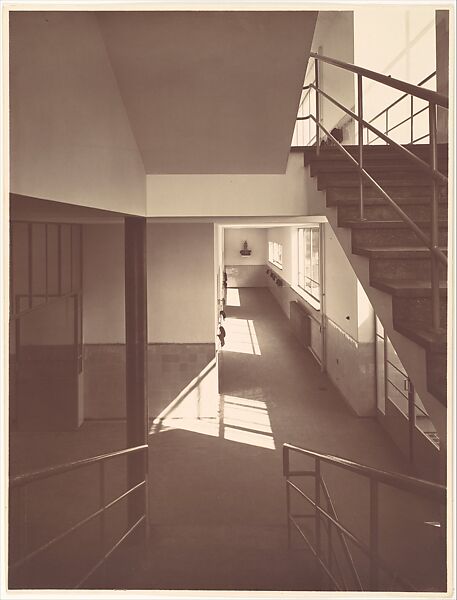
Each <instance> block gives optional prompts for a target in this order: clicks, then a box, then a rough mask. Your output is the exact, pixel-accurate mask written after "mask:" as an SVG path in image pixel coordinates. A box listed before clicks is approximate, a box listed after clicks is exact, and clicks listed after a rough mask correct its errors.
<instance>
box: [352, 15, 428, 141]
mask: <svg viewBox="0 0 457 600" xmlns="http://www.w3.org/2000/svg"><path fill="white" fill-rule="evenodd" d="M354 62H355V64H357V65H360V66H362V67H366V68H368V69H371V70H373V71H377V72H379V73H383V74H385V75H390V76H392V77H395V78H396V79H401V80H404V81H407V82H409V83H412V84H415V85H417V84H418V83H419V82H420V81H421V80H422V79H424V78H425V77H427V76H428V75H430V73H432V72H433V71H434V70H435V68H436V49H435V8H434V7H432V6H416V5H415V6H410V7H408V6H383V7H382V8H380V7H372V6H368V5H364V6H360V7H358V8H356V9H355V10H354ZM401 95H402V93H401V92H398V91H395V90H389V89H387V88H386V86H384V85H381V84H378V83H375V82H369V81H366V82H365V83H364V117H365V119H367V118H368V119H369V118H370V117H372V116H374V115H375V114H377V113H378V112H380V111H381V110H383V109H384V108H385V107H387V106H388V105H389V104H390V103H391V102H393V101H394V100H395V99H397V98H398V97H399V96H401ZM423 105H425V103H423V102H420V101H417V102H416V105H415V109H418V108H421V107H422V106H423ZM409 113H410V101H409V98H407V99H405V100H404V101H402V102H401V103H399V104H398V105H397V106H396V107H395V109H393V110H392V112H391V115H390V124H394V123H395V122H397V123H398V122H400V121H401V120H403V118H406V117H407V116H408V115H409ZM427 119H428V117H427V113H426V112H425V113H423V114H422V115H421V116H419V117H417V120H416V119H415V123H417V125H416V127H417V134H419V132H420V131H421V132H423V133H425V132H426V128H427ZM374 125H375V126H379V128H381V125H384V121H383V120H382V119H380V120H379V121H376V122H375V123H374ZM415 133H416V132H415ZM408 136H409V126H408V124H405V125H403V126H402V127H399V128H398V130H397V132H396V134H395V138H394V139H396V140H397V141H399V142H407V141H409V137H408ZM415 137H416V135H415Z"/></svg>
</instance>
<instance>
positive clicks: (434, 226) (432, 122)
mask: <svg viewBox="0 0 457 600" xmlns="http://www.w3.org/2000/svg"><path fill="white" fill-rule="evenodd" d="M428 112H429V128H430V166H431V167H432V169H437V166H438V156H437V142H436V104H434V103H433V102H430V104H429V109H428ZM438 200H439V189H438V182H437V180H436V179H435V177H433V181H432V214H431V246H432V248H438V246H439V225H438ZM431 288H432V289H431V293H432V325H433V329H434V330H435V331H438V330H439V329H440V325H441V319H440V275H439V263H438V260H437V259H436V257H435V255H434V254H433V252H432V253H431Z"/></svg>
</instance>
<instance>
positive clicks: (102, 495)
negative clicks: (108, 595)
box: [99, 460, 106, 584]
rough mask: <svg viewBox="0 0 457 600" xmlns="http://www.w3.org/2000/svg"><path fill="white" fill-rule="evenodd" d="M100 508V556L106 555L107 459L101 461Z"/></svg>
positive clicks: (104, 573)
mask: <svg viewBox="0 0 457 600" xmlns="http://www.w3.org/2000/svg"><path fill="white" fill-rule="evenodd" d="M99 464H100V487H99V493H100V509H103V510H102V513H101V514H100V556H104V555H105V540H106V518H105V505H106V494H105V461H103V460H101V461H100V463H99ZM102 577H103V581H102V584H103V583H104V580H105V578H106V563H103V566H102Z"/></svg>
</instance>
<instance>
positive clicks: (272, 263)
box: [268, 260, 282, 271]
mask: <svg viewBox="0 0 457 600" xmlns="http://www.w3.org/2000/svg"><path fill="white" fill-rule="evenodd" d="M268 262H269V263H270V265H273V266H274V267H276V268H277V269H280V270H281V271H282V265H280V264H279V263H275V262H273V261H271V260H268Z"/></svg>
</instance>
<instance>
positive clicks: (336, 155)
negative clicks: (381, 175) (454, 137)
mask: <svg viewBox="0 0 457 600" xmlns="http://www.w3.org/2000/svg"><path fill="white" fill-rule="evenodd" d="M345 149H346V150H347V151H348V152H349V154H350V155H351V156H352V157H353V158H355V159H356V160H357V158H358V156H359V149H358V147H352V148H351V147H348V146H346V147H345ZM407 149H408V150H410V151H412V152H413V153H414V154H415V155H416V156H418V157H419V158H420V159H421V160H423V161H424V162H427V163H428V162H429V161H430V148H429V146H423V147H422V148H420V147H419V146H418V145H417V144H415V145H414V146H409V147H407ZM363 150H364V159H365V160H366V161H386V162H391V161H392V157H393V156H395V157H396V158H398V160H399V161H409V160H410V159H408V158H405V156H404V154H403V153H402V152H401V151H398V150H393V149H392V148H391V147H388V146H387V145H386V146H364V148H363ZM448 154H449V153H448V149H447V147H444V146H443V147H441V146H439V147H438V159H439V163H440V165H441V164H443V163H444V164H446V162H447V160H448ZM303 158H304V162H305V165H309V164H310V163H312V162H313V160H316V150H315V148H305V149H304V151H303ZM319 159H320V160H326V161H327V160H328V161H340V160H345V161H347V160H349V159H348V158H347V157H346V156H345V155H344V154H343V152H342V150H340V149H339V148H337V147H335V148H322V149H321V153H320V156H319Z"/></svg>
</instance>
